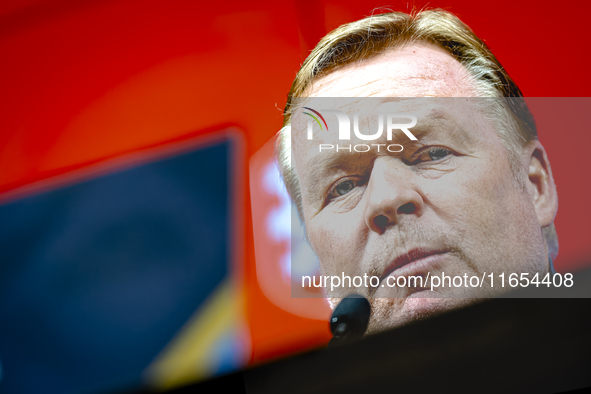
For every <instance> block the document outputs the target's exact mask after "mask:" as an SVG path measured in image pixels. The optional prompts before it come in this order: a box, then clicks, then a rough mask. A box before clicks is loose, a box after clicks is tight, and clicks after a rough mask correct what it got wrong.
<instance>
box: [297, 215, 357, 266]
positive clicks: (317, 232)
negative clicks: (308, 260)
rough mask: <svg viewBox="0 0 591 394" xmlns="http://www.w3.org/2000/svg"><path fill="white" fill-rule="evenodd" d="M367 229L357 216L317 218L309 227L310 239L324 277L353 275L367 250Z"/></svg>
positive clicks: (323, 216)
mask: <svg viewBox="0 0 591 394" xmlns="http://www.w3.org/2000/svg"><path fill="white" fill-rule="evenodd" d="M363 231H364V229H363V227H362V226H360V217H359V215H357V214H356V212H349V213H348V214H325V215H322V214H320V215H317V216H316V217H315V218H314V219H313V220H312V221H311V222H310V223H309V226H308V235H309V238H310V242H311V243H312V245H313V247H314V250H315V252H316V254H317V256H318V259H319V260H320V265H321V268H322V271H323V273H324V274H327V275H331V274H340V273H341V272H343V271H344V272H352V271H351V270H354V269H355V268H356V267H357V265H358V264H357V262H358V261H360V260H361V256H362V252H363V250H364V246H365V240H364V238H363Z"/></svg>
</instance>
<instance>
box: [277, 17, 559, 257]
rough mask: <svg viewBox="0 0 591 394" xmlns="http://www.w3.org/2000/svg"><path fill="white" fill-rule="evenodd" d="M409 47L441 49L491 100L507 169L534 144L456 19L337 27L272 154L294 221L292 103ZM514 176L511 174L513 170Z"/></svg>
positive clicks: (494, 72) (507, 80)
mask: <svg viewBox="0 0 591 394" xmlns="http://www.w3.org/2000/svg"><path fill="white" fill-rule="evenodd" d="M409 43H428V44H433V45H436V46H438V47H440V48H442V49H444V50H445V51H447V52H448V53H449V54H451V55H452V56H453V57H454V58H455V59H456V60H457V61H458V62H460V64H462V65H463V66H464V67H465V68H466V69H467V70H468V74H469V75H470V78H471V80H472V83H473V86H474V87H475V89H476V92H477V94H478V95H479V96H481V97H489V98H497V100H491V101H489V102H491V103H493V104H492V105H487V106H486V108H483V109H484V110H485V111H484V112H485V114H486V116H487V117H488V118H489V119H491V121H493V122H494V123H495V126H496V129H497V132H498V133H499V137H500V139H501V141H502V142H503V144H504V145H505V147H506V148H507V150H508V152H509V156H510V158H511V163H512V166H513V165H514V164H515V163H516V158H517V157H518V156H519V153H520V151H521V148H522V147H523V146H525V144H527V143H529V142H530V141H532V140H535V139H537V138H538V137H537V131H536V125H535V122H534V119H533V117H532V115H531V113H530V111H529V109H528V107H527V105H526V104H525V101H524V100H523V95H522V93H521V91H520V90H519V88H518V87H517V85H516V84H515V83H514V82H513V80H512V79H511V77H509V75H508V74H507V72H506V71H505V69H504V68H503V67H502V66H501V64H500V63H499V61H498V60H497V59H496V57H495V56H494V55H493V53H492V52H491V51H490V49H489V48H488V47H487V46H486V44H485V43H484V42H483V41H482V40H480V38H478V37H477V36H476V35H475V34H474V32H473V31H472V30H471V29H470V28H469V27H468V26H467V25H466V24H464V23H463V22H462V21H461V20H460V19H458V18H457V17H456V16H454V15H453V14H451V13H449V12H447V11H443V10H426V11H420V12H417V13H412V14H406V13H402V12H390V13H384V14H379V15H372V16H370V17H367V18H365V19H361V20H359V21H355V22H352V23H348V24H345V25H342V26H340V27H339V28H337V29H336V30H334V31H332V32H331V33H329V34H328V35H326V36H325V37H324V38H322V40H320V42H319V43H318V45H317V46H316V48H314V49H313V50H312V52H311V53H310V55H309V56H308V58H307V59H306V60H305V61H304V63H303V64H302V66H301V68H300V70H299V71H298V73H297V75H296V78H295V80H294V82H293V84H292V86H291V89H290V91H289V93H288V96H287V104H286V106H285V111H284V120H283V128H282V129H281V130H280V131H279V133H278V136H277V146H276V152H277V159H278V164H279V169H280V172H281V175H282V177H283V180H284V182H285V186H286V188H287V191H288V193H289V194H290V196H291V198H292V200H293V201H294V203H295V205H296V207H297V208H298V211H299V212H300V215H301V214H302V198H301V190H300V184H299V181H298V176H297V170H296V168H295V166H292V165H291V163H292V160H291V158H292V146H291V126H290V124H291V115H292V111H293V110H294V106H295V100H294V98H297V97H305V96H306V94H307V93H309V91H310V88H311V86H312V83H313V82H314V81H316V80H318V79H319V78H321V77H323V76H325V75H327V74H329V73H331V72H332V71H334V70H335V69H337V68H339V67H343V66H345V65H347V64H351V63H355V62H359V61H362V60H366V59H371V58H373V57H375V56H377V55H379V54H381V53H383V52H385V51H386V50H391V49H393V48H397V47H400V46H403V45H406V44H409ZM498 98H503V99H498ZM514 170H517V168H515V167H514ZM521 172H522V171H514V174H515V175H516V176H518V174H520V173H521ZM543 233H544V236H545V237H546V241H547V244H548V247H549V249H550V254H552V255H553V256H555V255H556V254H557V252H558V238H557V236H556V231H555V229H554V224H552V226H551V227H548V228H545V229H544V230H543Z"/></svg>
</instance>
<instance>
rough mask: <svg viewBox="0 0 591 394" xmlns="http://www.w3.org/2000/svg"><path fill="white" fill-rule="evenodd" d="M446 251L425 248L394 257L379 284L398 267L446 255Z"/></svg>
mask: <svg viewBox="0 0 591 394" xmlns="http://www.w3.org/2000/svg"><path fill="white" fill-rule="evenodd" d="M447 252H448V251H447V250H444V249H427V248H416V249H412V250H411V251H409V252H408V253H404V254H401V255H400V256H398V257H396V258H395V259H394V261H393V262H392V263H391V264H390V265H388V267H386V269H385V270H384V273H383V274H382V276H381V277H380V282H381V281H382V280H384V278H386V277H387V276H388V275H390V274H391V273H392V272H394V271H396V270H397V269H399V268H400V267H404V266H405V265H408V264H410V263H412V262H413V261H416V260H420V259H422V258H425V257H428V256H433V255H437V254H443V253H447Z"/></svg>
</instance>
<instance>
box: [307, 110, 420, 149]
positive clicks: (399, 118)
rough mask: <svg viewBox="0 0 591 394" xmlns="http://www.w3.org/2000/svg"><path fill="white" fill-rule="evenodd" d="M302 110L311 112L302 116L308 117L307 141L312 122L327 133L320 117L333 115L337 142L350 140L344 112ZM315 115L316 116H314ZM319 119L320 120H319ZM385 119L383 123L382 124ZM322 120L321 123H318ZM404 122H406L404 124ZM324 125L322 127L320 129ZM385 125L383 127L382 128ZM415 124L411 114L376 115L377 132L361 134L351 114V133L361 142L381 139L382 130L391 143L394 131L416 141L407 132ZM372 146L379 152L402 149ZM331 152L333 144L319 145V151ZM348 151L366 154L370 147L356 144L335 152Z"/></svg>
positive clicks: (347, 122)
mask: <svg viewBox="0 0 591 394" xmlns="http://www.w3.org/2000/svg"><path fill="white" fill-rule="evenodd" d="M304 109H306V110H308V111H310V112H313V114H312V113H310V112H304V114H306V115H308V116H309V117H310V118H309V119H308V126H307V136H308V140H312V139H313V138H314V122H315V123H316V124H318V126H320V130H321V131H324V130H325V129H326V131H328V124H327V123H326V120H325V119H324V117H323V116H322V114H321V113H320V112H322V113H324V114H333V115H335V116H336V117H337V121H338V124H339V140H340V141H348V140H351V119H350V118H349V115H347V114H346V113H345V112H344V111H340V110H336V109H321V110H320V111H317V110H315V109H312V108H310V107H304ZM315 115H316V116H315ZM319 118H320V119H319ZM384 119H385V122H384ZM320 120H322V123H321V122H320ZM405 120H406V122H404V121H405ZM408 120H410V122H408ZM322 124H324V127H322ZM384 124H385V127H384ZM416 124H417V117H416V116H415V115H411V114H378V128H377V131H376V132H375V133H373V134H363V133H362V132H361V131H360V130H359V114H358V113H355V114H353V133H354V134H355V137H357V138H358V139H360V140H362V141H375V140H377V139H379V138H381V137H382V135H383V134H384V128H385V129H386V139H387V140H388V141H391V140H392V138H393V135H394V131H395V130H400V131H402V132H403V133H404V134H405V135H406V136H407V137H408V138H409V139H410V140H412V141H417V138H416V137H415V136H414V135H413V134H412V133H411V131H410V130H409V129H410V128H412V127H414V126H416ZM371 145H372V146H376V147H377V149H378V151H379V150H380V147H381V146H385V147H386V148H385V149H387V150H388V151H389V152H401V151H402V149H403V147H402V145H399V144H391V145H386V144H371ZM391 147H396V150H392V148H391ZM323 149H324V150H331V149H335V145H333V144H320V145H319V151H320V152H321V151H322V150H323ZM339 149H340V150H348V151H351V149H353V150H354V151H355V152H368V151H369V150H370V149H371V147H370V146H369V145H367V144H357V145H348V146H344V147H339V145H336V150H337V151H339Z"/></svg>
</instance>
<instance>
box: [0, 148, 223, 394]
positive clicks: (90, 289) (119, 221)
mask: <svg viewBox="0 0 591 394" xmlns="http://www.w3.org/2000/svg"><path fill="white" fill-rule="evenodd" d="M231 157H232V143H231V141H229V140H228V141H225V142H220V143H218V144H217V145H214V146H208V147H205V148H201V149H197V150H195V151H193V152H190V153H185V154H182V155H179V156H176V157H171V158H167V159H164V160H159V161H156V162H152V163H149V164H144V165H141V166H138V167H135V168H131V169H126V170H123V171H120V172H117V173H112V174H109V175H106V176H102V177H100V178H97V179H92V180H87V181H84V182H81V183H78V184H76V185H73V186H68V187H64V188H61V189H59V190H53V191H51V192H47V193H44V194H40V195H36V196H32V197H28V198H25V199H22V200H19V201H16V202H13V203H10V204H8V205H4V206H0V250H1V253H2V254H1V257H0V258H1V260H0V363H1V368H0V369H1V371H2V376H1V380H0V392H1V393H25V394H28V393H76V394H77V393H86V392H90V393H93V392H101V391H111V390H116V389H122V388H131V387H134V386H135V385H138V384H139V383H140V374H141V372H142V370H143V369H144V368H146V366H147V365H148V364H149V363H150V362H151V361H152V360H153V359H154V357H155V356H156V355H157V354H158V353H159V352H160V351H161V350H162V348H163V347H164V346H165V345H166V343H167V342H168V341H169V340H170V339H171V338H172V336H173V335H174V334H175V333H176V332H177V331H178V330H179V328H180V327H181V326H182V325H183V324H184V323H185V322H186V321H187V319H188V318H189V317H190V316H191V314H192V313H193V312H194V311H195V310H196V309H197V308H198V307H199V305H200V304H201V303H202V302H203V301H204V300H205V298H206V297H207V295H208V294H209V293H210V292H211V291H212V290H213V289H214V288H215V287H216V286H217V285H218V284H219V283H220V282H221V281H222V279H223V278H224V277H226V276H227V275H229V272H228V269H229V261H228V259H229V254H230V251H229V248H230V247H231V240H230V239H229V235H230V231H229V225H231V217H230V214H229V206H230V204H231V201H230V195H231V193H232V190H231V189H230V188H231V185H230V184H229V179H230V178H229V177H228V175H229V174H228V172H229V171H230V170H231V167H230V160H231Z"/></svg>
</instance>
